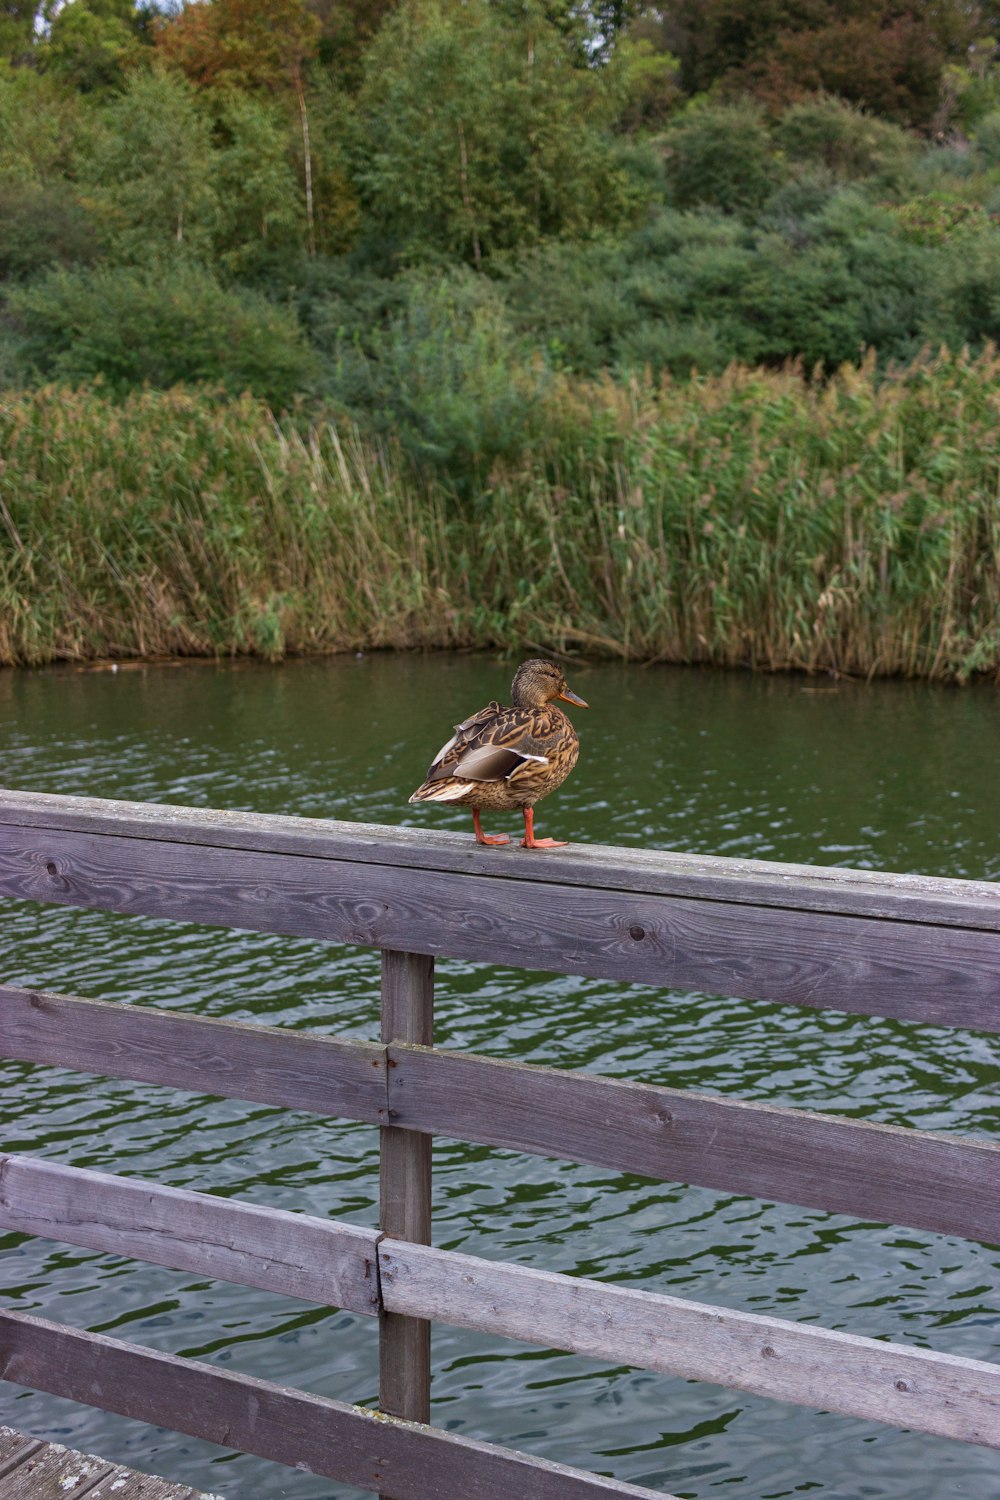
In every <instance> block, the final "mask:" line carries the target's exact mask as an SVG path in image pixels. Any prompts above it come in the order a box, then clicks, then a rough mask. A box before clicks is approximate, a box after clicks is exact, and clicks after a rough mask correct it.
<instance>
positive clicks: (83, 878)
mask: <svg viewBox="0 0 1000 1500" xmlns="http://www.w3.org/2000/svg"><path fill="white" fill-rule="evenodd" d="M0 828H2V838H0V896H4V895H5V896H10V897H26V898H29V899H31V900H36V901H42V902H51V903H55V904H57V905H67V906H83V907H95V908H99V909H102V910H107V911H114V912H123V913H132V914H145V915H147V916H157V917H167V918H170V919H172V920H176V921H183V922H196V923H204V924H208V925H216V926H225V927H236V928H243V929H247V930H250V931H256V932H276V933H284V934H288V935H292V936H298V937H307V938H315V939H319V940H322V941H328V942H335V943H349V944H358V945H361V946H369V947H376V948H390V949H395V950H398V951H401V952H411V953H423V954H433V955H445V956H450V957H453V958H465V959H471V960H475V961H478V962H484V963H494V964H505V965H513V966H515V967H519V968H525V969H542V970H548V971H551V972H554V973H573V974H581V975H585V976H589V977H594V978H599V979H612V980H616V981H620V982H627V983H639V984H649V985H654V986H656V987H658V988H662V989H673V990H681V991H685V992H687V991H691V990H697V991H703V992H705V993H708V994H713V995H723V996H729V997H738V998H740V999H751V1000H752V999H763V1000H772V1001H777V1002H779V1003H782V1004H789V1005H804V1006H809V1007H818V1008H825V1007H831V1008H833V1009H838V1010H845V1011H850V1012H854V1013H857V1014H862V1015H881V1016H889V1017H894V1018H897V1019H905V1020H911V1021H920V1022H924V1023H927V1024H935V1025H945V1026H962V1027H968V1028H973V1029H981V1030H991V1031H997V1030H1000V945H998V944H997V941H996V935H995V932H994V931H992V930H988V931H987V930H980V929H979V928H978V927H959V926H954V925H944V926H941V925H931V924H928V923H923V922H912V921H902V920H885V919H883V918H874V917H868V916H862V915H860V914H857V913H850V914H843V913H841V912H835V913H832V912H827V911H811V910H809V911H807V910H799V909H786V910H781V909H778V908H777V907H774V906H765V905H754V904H748V903H740V902H734V901H731V900H718V899H692V898H691V897H688V896H677V895H662V894H650V893H648V892H645V891H634V890H629V889H624V888H623V889H618V888H608V887H604V886H601V887H592V886H587V885H578V884H570V883H568V882H566V883H558V882H556V881H554V880H553V879H551V878H550V867H549V866H548V865H547V864H545V863H543V862H542V861H543V860H545V859H547V856H541V855H539V856H536V860H537V863H535V864H533V866H532V871H533V872H536V873H533V875H532V878H516V879H511V878H507V877H504V876H502V875H500V874H493V873H491V874H482V875H480V874H470V873H465V872H455V871H438V870H433V869H415V868H408V867H402V866H390V865H384V864H375V863H369V864H366V863H356V862H353V861H349V860H346V859H344V860H333V859H326V858H315V857H314V858H302V857H301V856H295V855H288V854H274V853H269V852H265V853H262V852H258V851H248V850H242V849H229V848H220V847H214V848H213V847H209V846H206V845H197V846H195V845H191V844H185V843H180V842H172V841H169V840H165V839H155V838H127V837H122V836H120V835H112V834H105V833H101V834H99V835H95V834H93V833H83V832H76V831H66V830H63V829H45V830H41V831H39V830H33V829H30V828H20V827H10V826H3V825H0ZM493 852H499V853H502V850H499V851H493ZM515 857H517V856H515ZM520 857H521V858H530V856H528V855H525V854H524V851H521V856H520ZM497 868H499V867H497ZM790 889H791V887H790ZM998 899H1000V898H998ZM664 1009H665V1011H667V1010H668V1009H669V1002H665V1003H664Z"/></svg>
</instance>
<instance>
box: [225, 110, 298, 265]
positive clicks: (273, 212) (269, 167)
mask: <svg viewBox="0 0 1000 1500" xmlns="http://www.w3.org/2000/svg"><path fill="white" fill-rule="evenodd" d="M218 122H219V123H218V138H219V140H220V144H219V147H218V149H217V152H216V158H215V160H216V169H215V172H216V175H215V183H216V186H217V189H218V210H219V227H218V230H217V247H218V249H219V250H220V252H221V254H222V258H223V260H224V261H225V263H226V265H227V266H228V267H229V268H230V269H231V270H234V271H237V272H239V271H247V270H252V269H254V267H255V265H257V264H260V263H263V262H265V261H266V260H267V259H268V258H270V257H272V256H273V255H274V254H276V253H280V252H281V251H282V250H283V249H286V250H287V249H288V248H290V247H297V246H298V245H300V244H301V243H302V240H303V237H304V233H305V213H304V208H303V204H302V200H301V197H300V195H299V189H298V183H297V181H296V178H295V170H294V167H293V164H292V160H291V157H290V155H289V139H288V137H289V128H288V126H289V122H288V116H287V113H286V112H285V110H284V109H283V108H282V107H281V105H280V104H275V102H274V101H273V100H270V99H268V98H266V97H265V96H262V95H259V94H244V93H240V92H238V91H237V90H236V89H226V90H224V91H222V95H221V98H220V100H219V108H218Z"/></svg>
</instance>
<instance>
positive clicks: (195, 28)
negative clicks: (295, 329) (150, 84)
mask: <svg viewBox="0 0 1000 1500" xmlns="http://www.w3.org/2000/svg"><path fill="white" fill-rule="evenodd" d="M318 38H319V22H318V21H317V19H316V17H315V16H314V15H312V13H311V12H310V11H308V10H307V9H306V7H305V3H304V0H212V3H211V4H206V3H197V4H188V5H187V6H186V7H185V8H184V9H183V10H182V11H181V12H180V14H179V15H177V16H174V17H170V18H168V19H166V20H164V21H163V23H162V24H161V26H160V28H159V31H158V33H157V46H158V49H159V52H160V56H161V57H162V59H163V60H164V62H166V64H167V65H168V66H172V67H177V68H180V69H181V70H182V71H183V72H184V73H185V74H186V75H187V77H188V78H189V79H191V81H192V82H193V83H196V84H198V85H199V86H201V87H207V86H212V85H215V86H218V85H220V84H230V85H233V86H235V87H236V88H238V89H244V90H255V89H260V90H265V91H268V92H271V93H276V94H286V95H287V94H289V93H290V94H291V96H292V97H293V98H294V101H295V107H296V109H297V111H298V116H299V124H300V127H301V131H302V163H303V180H304V187H305V203H306V222H307V232H308V238H309V249H310V253H312V254H315V252H316V230H315V203H314V194H313V161H312V142H311V137H310V126H309V110H308V105H307V102H306V89H305V70H306V67H307V64H308V63H309V62H310V61H311V59H312V58H313V57H315V55H316V46H317V41H318Z"/></svg>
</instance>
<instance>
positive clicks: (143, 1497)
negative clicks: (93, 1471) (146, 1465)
mask: <svg viewBox="0 0 1000 1500" xmlns="http://www.w3.org/2000/svg"><path fill="white" fill-rule="evenodd" d="M87 1500H221V1496H219V1495H206V1494H205V1493H204V1492H203V1491H200V1490H199V1491H195V1490H193V1489H191V1488H190V1486H189V1485H177V1484H171V1483H170V1481H169V1479H158V1478H157V1477H156V1476H155V1475H152V1474H139V1473H138V1472H137V1471H136V1470H135V1469H125V1468H123V1467H122V1466H121V1465H120V1464H118V1465H116V1466H115V1468H113V1469H112V1471H111V1473H110V1474H108V1475H107V1476H106V1477H105V1478H104V1479H101V1480H99V1481H98V1483H97V1484H96V1485H95V1486H94V1488H93V1489H92V1490H88V1491H87Z"/></svg>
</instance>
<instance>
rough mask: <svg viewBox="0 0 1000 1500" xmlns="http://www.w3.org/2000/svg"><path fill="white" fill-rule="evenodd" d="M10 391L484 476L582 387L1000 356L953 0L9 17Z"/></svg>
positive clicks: (976, 40)
mask: <svg viewBox="0 0 1000 1500" xmlns="http://www.w3.org/2000/svg"><path fill="white" fill-rule="evenodd" d="M0 56H2V57H4V58H5V59H6V61H5V62H3V64H2V65H0V278H2V280H0V309H2V311H0V386H3V385H7V386H8V387H24V386H30V385H32V384H38V383H40V382H45V381H50V380H60V381H66V382H70V383H80V382H97V381H99V382H101V384H102V387H103V389H104V390H105V391H106V392H107V393H108V395H109V396H110V397H111V398H113V399H117V398H120V397H122V396H123V395H124V394H126V393H127V392H128V391H130V390H132V389H135V388H137V387H141V386H142V385H144V384H148V385H151V386H153V387H156V388H166V387H169V386H171V385H173V384H176V383H179V382H184V383H187V384H192V383H203V384H205V385H207V386H211V387H213V388H214V389H216V390H217V391H219V392H222V393H227V394H229V395H235V394H238V393H240V392H243V391H250V392H252V393H254V394H256V395H258V396H260V397H262V398H263V399H264V400H266V401H267V402H269V403H270V404H271V406H272V407H273V408H275V409H276V410H291V409H293V408H295V407H296V406H299V407H302V408H305V410H307V411H308V412H309V413H315V412H316V411H318V410H321V409H323V408H324V407H325V408H326V409H327V410H329V411H330V412H337V413H347V414H348V415H349V416H350V417H351V418H352V419H354V420H356V421H358V422H359V423H361V424H362V425H363V426H364V427H365V429H366V430H367V431H369V432H370V433H372V434H373V435H380V434H387V433H392V434H394V435H396V436H397V437H399V438H400V439H401V441H402V442H403V445H404V447H405V449H406V451H407V452H408V453H409V454H410V455H411V457H412V458H414V459H416V460H417V461H418V462H419V463H421V464H423V465H431V466H432V467H434V468H436V470H437V471H438V472H439V473H441V474H443V475H446V476H447V477H448V478H449V479H450V480H451V481H452V483H453V484H454V486H456V487H458V488H459V489H462V490H468V489H469V488H470V487H472V488H475V487H476V486H479V487H480V488H481V487H482V485H483V484H484V483H485V482H486V480H487V479H488V475H489V472H490V469H491V466H492V465H493V464H494V463H496V462H498V461H504V462H506V461H509V460H511V459H512V458H513V457H514V456H515V455H517V454H518V453H520V452H522V451H524V450H525V448H526V446H528V445H530V444H531V443H532V442H533V441H535V438H536V427H537V421H538V417H537V413H538V411H539V409H540V407H539V399H540V397H541V396H542V395H543V394H544V391H545V390H546V388H547V387H548V386H550V385H551V384H552V383H553V382H555V381H557V380H560V379H562V378H564V377H565V376H567V375H576V376H580V377H584V378H594V377H596V376H598V375H599V374H600V373H601V372H604V371H608V372H610V373H611V374H612V375H613V376H614V377H616V378H621V379H627V378H628V377H629V376H630V375H631V374H633V373H636V372H648V373H650V374H651V375H652V377H653V378H654V379H656V378H659V377H660V376H661V375H662V374H664V373H667V374H670V375H674V376H686V375H688V374H690V372H691V371H692V370H695V369H697V370H699V371H702V372H717V371H721V370H723V369H725V367H726V366H727V365H728V364H729V363H730V362H731V361H734V360H736V361H740V362H744V363H748V364H758V363H760V364H767V365H780V364H782V363H783V362H784V361H786V360H788V359H790V358H798V359H801V361H802V362H803V365H804V367H805V368H806V369H807V370H812V368H813V367H814V366H817V365H818V366H820V367H821V368H822V369H823V370H825V371H827V372H829V371H832V370H833V369H835V368H836V367H837V366H838V365H839V364H840V363H841V362H843V361H845V360H846V361H857V360H859V359H861V358H862V357H863V356H864V354H865V352H866V351H867V350H869V349H875V350H876V351H877V353H878V358H879V360H880V362H881V364H882V366H883V367H885V366H886V365H888V364H889V363H891V362H899V361H906V360H910V359H913V358H914V357H916V356H917V355H918V354H919V352H920V350H921V349H922V348H923V347H925V346H928V345H930V346H938V345H941V344H944V345H946V346H948V347H950V348H952V349H959V348H961V347H962V346H963V345H966V344H967V345H969V346H970V347H971V348H973V349H976V348H979V347H982V346H983V345H984V344H985V343H986V342H987V341H989V340H991V339H994V338H996V337H998V336H1000V236H998V232H997V229H998V213H1000V64H998V61H997V21H996V17H995V16H994V14H993V12H991V11H987V10H979V9H977V8H976V7H975V6H970V5H967V4H963V3H958V0H922V3H909V4H904V3H902V0H876V3H874V4H872V3H869V0H866V3H865V4H858V3H856V0H806V3H802V0H777V3H775V4H770V5H767V6H760V5H756V4H748V3H747V4H743V3H735V0H675V3H672V4H667V5H666V6H662V7H658V8H657V9H656V10H645V9H644V8H643V6H642V5H641V3H639V0H602V3H600V4H597V5H595V6H588V7H585V8H581V7H579V6H576V5H573V4H565V3H563V4H560V3H559V0H400V3H398V4H393V3H389V0H338V3H337V4H336V5H333V4H331V3H329V0H194V3H188V4H185V5H182V6H181V7H180V8H179V9H178V10H176V11H174V12H171V13H162V12H159V11H157V10H155V9H153V8H152V7H149V6H145V7H143V6H140V7H139V8H136V7H135V6H133V5H132V3H131V0H68V3H67V4H64V5H63V6H62V7H61V8H59V9H58V10H57V11H55V12H54V13H53V11H52V10H51V8H43V9H41V10H38V8H37V6H36V5H35V4H34V0H27V3H24V0H15V3H12V4H11V5H9V6H8V7H7V8H6V9H5V11H4V12H3V15H2V16H0Z"/></svg>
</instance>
